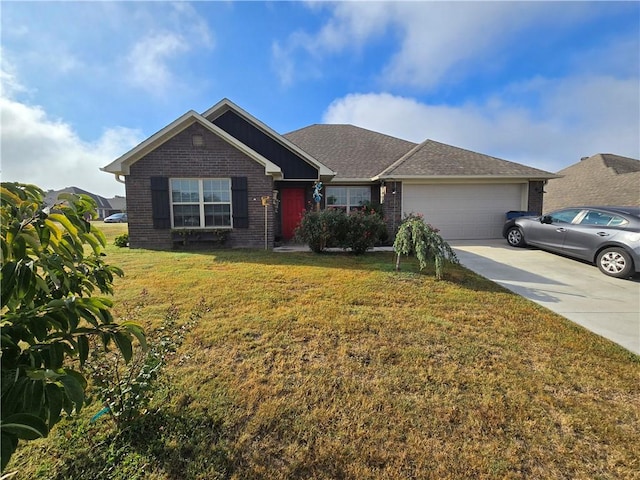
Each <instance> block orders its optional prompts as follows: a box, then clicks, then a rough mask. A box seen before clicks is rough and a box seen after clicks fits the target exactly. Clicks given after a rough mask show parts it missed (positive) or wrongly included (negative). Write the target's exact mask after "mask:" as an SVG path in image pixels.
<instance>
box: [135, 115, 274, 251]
mask: <svg viewBox="0 0 640 480" xmlns="http://www.w3.org/2000/svg"><path fill="white" fill-rule="evenodd" d="M193 135H202V137H203V138H204V145H203V146H200V147H194V146H193V145H192V136H193ZM155 176H164V177H169V178H177V177H185V178H229V177H247V183H248V196H249V228H238V229H234V230H233V232H232V233H231V235H230V237H229V239H228V241H227V243H226V246H230V247H249V248H264V246H265V227H264V225H265V207H263V206H262V202H261V197H262V196H269V197H271V196H272V195H273V178H272V177H270V176H268V175H265V173H264V167H263V166H262V165H260V164H258V163H257V162H256V161H254V160H253V159H251V158H250V157H248V156H246V155H245V154H244V153H242V152H240V151H238V150H237V149H236V148H234V147H233V146H231V145H229V144H228V143H227V142H225V141H224V140H222V139H220V138H219V137H218V136H216V135H215V134H213V133H211V132H210V131H209V130H207V129H205V128H204V127H202V126H201V125H198V124H194V125H192V126H190V127H189V128H187V129H186V130H184V131H182V132H181V133H179V134H178V135H176V136H175V137H173V138H172V139H170V140H168V141H167V142H166V143H164V144H163V145H162V146H160V147H158V148H157V149H155V150H154V151H152V152H151V153H149V154H148V155H146V156H145V157H143V158H141V159H140V160H138V161H137V162H136V163H134V164H133V165H132V166H131V172H130V175H127V176H126V178H125V180H126V184H125V185H126V192H127V213H128V215H129V244H130V246H131V248H148V249H158V250H165V249H170V248H172V247H173V242H172V239H171V230H170V229H154V228H153V215H152V208H151V177H155ZM232 209H233V205H232ZM267 215H268V218H267V221H268V232H267V247H268V248H272V247H273V241H274V213H273V206H271V205H269V206H268V207H267Z"/></svg>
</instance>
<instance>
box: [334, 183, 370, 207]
mask: <svg viewBox="0 0 640 480" xmlns="http://www.w3.org/2000/svg"><path fill="white" fill-rule="evenodd" d="M325 194H326V199H327V207H334V208H341V209H343V210H345V211H347V212H351V211H353V210H356V209H358V208H360V207H362V205H363V204H364V203H366V202H370V201H371V187H327V190H326V192H325Z"/></svg>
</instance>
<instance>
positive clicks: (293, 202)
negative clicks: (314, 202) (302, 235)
mask: <svg viewBox="0 0 640 480" xmlns="http://www.w3.org/2000/svg"><path fill="white" fill-rule="evenodd" d="M304 199H305V189H304V188H283V189H281V190H280V209H281V211H282V239H283V240H291V239H292V238H293V235H294V233H295V229H296V227H297V226H298V223H299V222H300V218H301V217H302V214H303V213H304V211H305V205H304Z"/></svg>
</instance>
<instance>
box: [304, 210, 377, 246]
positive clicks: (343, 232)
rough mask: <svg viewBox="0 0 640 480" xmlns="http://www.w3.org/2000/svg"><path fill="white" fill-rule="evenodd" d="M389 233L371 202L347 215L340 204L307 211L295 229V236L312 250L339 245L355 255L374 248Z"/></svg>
mask: <svg viewBox="0 0 640 480" xmlns="http://www.w3.org/2000/svg"><path fill="white" fill-rule="evenodd" d="M386 234H387V230H386V226H385V223H384V220H383V219H382V217H381V216H380V215H379V214H378V213H377V212H376V210H375V209H374V208H372V207H369V206H364V207H362V208H361V209H358V210H353V211H352V212H351V213H350V214H348V215H347V213H346V212H345V211H344V210H341V209H337V208H327V209H326V210H322V211H320V212H315V211H314V212H307V213H306V214H305V215H304V216H303V217H302V220H301V221H300V225H299V226H298V228H297V230H296V238H297V239H298V240H300V241H302V242H304V243H306V244H307V245H309V248H310V249H311V251H313V252H316V253H320V252H322V251H324V250H325V249H327V248H334V247H338V248H343V249H345V250H347V249H349V250H351V251H352V252H353V253H355V254H356V255H359V254H362V253H364V252H366V251H367V250H369V249H371V248H373V247H374V246H375V245H376V244H378V243H379V242H380V240H382V239H383V238H385V237H386Z"/></svg>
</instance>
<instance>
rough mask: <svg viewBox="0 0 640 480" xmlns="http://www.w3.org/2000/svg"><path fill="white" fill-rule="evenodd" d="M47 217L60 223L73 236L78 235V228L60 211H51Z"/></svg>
mask: <svg viewBox="0 0 640 480" xmlns="http://www.w3.org/2000/svg"><path fill="white" fill-rule="evenodd" d="M49 218H50V219H51V220H53V221H54V222H58V223H60V224H61V225H62V226H64V228H66V229H67V231H68V232H69V233H70V234H71V235H73V236H74V237H75V236H77V235H78V229H77V228H76V227H75V226H74V225H73V224H72V223H71V222H70V221H69V219H68V218H67V217H66V216H65V215H62V214H60V213H52V214H51V215H49Z"/></svg>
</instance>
